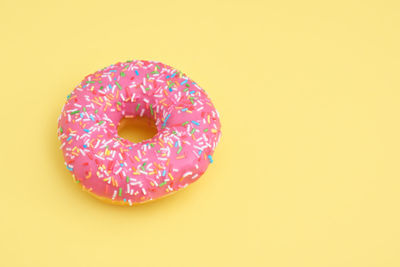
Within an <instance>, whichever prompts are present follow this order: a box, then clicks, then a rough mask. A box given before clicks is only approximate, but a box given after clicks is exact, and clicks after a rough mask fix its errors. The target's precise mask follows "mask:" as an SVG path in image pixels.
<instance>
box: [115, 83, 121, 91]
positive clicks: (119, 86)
mask: <svg viewBox="0 0 400 267" xmlns="http://www.w3.org/2000/svg"><path fill="white" fill-rule="evenodd" d="M115 84H116V85H117V86H118V88H119V90H122V87H121V85H120V84H119V82H117V81H115Z"/></svg>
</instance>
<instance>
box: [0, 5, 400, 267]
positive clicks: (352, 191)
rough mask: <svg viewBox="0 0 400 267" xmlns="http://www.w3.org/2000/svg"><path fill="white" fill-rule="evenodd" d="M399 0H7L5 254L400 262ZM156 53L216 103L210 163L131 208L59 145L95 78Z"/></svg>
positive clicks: (153, 260)
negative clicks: (68, 110)
mask: <svg viewBox="0 0 400 267" xmlns="http://www.w3.org/2000/svg"><path fill="white" fill-rule="evenodd" d="M399 14H400V2H399V1H352V0H343V1H307V0H306V1H251V0H248V1H234V0H232V1H216V0H213V1H198V2H186V1H185V2H183V1H182V2H177V1H144V0H143V1H132V0H130V1H118V0H115V1H85V0H80V1H50V0H48V1H40V0H39V1H22V2H21V1H14V0H1V1H0V78H1V80H0V81H1V83H0V86H1V88H0V94H1V95H0V101H1V103H0V121H1V131H0V137H1V138H0V142H1V143H0V151H1V153H0V164H1V166H0V167H1V168H0V170H1V182H0V266H4V267H9V266H10V267H13V266H35V267H36V266H40V267H41V266H52V267H53V266H61V267H63V266H68V267H70V266H74V267H75V266H77V267H80V266H137V267H139V266H140V267H141V266H145V267H147V266H157V267H158V266H163V267H166V266H174V267H180V266H184V267H193V266H194V267H197V266H199V267H204V266H218V267H219V266H229V267H232V266H251V267H252V266H257V267H258V266H271V267H299V266H304V267H321V266H322V267H325V266H332V267H338V266H340V267H347V266H349V267H358V266H359V267H368V266H379V267H392V266H393V267H398V266H400V254H399V251H400V141H399V140H400V63H399V62H400V16H399ZM128 59H151V60H158V61H162V62H164V63H167V64H170V65H172V66H174V67H176V68H178V69H180V70H182V71H184V72H185V73H187V74H188V75H189V76H190V77H191V78H193V79H194V80H195V81H196V82H198V83H199V84H200V85H201V86H202V87H203V88H204V89H205V90H206V91H207V92H208V94H209V96H210V97H211V98H212V100H213V102H214V104H215V106H216V108H217V109H218V111H219V112H220V114H221V122H222V139H221V143H220V144H219V146H218V147H217V150H216V152H215V154H214V163H213V164H212V165H210V167H209V169H208V170H207V172H206V174H205V175H204V176H203V177H202V178H201V179H200V180H199V181H198V182H196V183H195V184H193V185H191V186H190V187H189V188H187V189H186V190H183V191H181V192H178V193H176V194H175V195H173V196H171V197H169V198H166V199H162V200H160V201H157V202H154V203H150V204H145V205H141V206H138V207H133V208H124V207H116V206H111V205H107V204H104V203H102V202H100V201H98V200H96V199H94V198H93V197H91V196H90V195H88V194H87V193H85V192H82V191H81V189H80V188H79V186H77V185H76V184H74V183H73V182H72V179H71V175H70V174H69V172H68V171H67V169H66V168H65V166H64V163H63V157H62V153H61V151H60V150H59V143H58V140H57V134H56V129H57V118H58V116H59V114H60V111H61V108H62V106H63V104H64V101H65V99H66V96H67V95H68V94H69V93H70V92H71V91H72V90H73V88H74V87H75V85H77V84H78V83H79V82H80V81H81V80H82V79H83V77H84V76H85V75H87V74H90V73H92V72H94V71H96V70H98V69H100V68H102V67H105V66H107V65H110V64H112V63H115V62H118V61H125V60H128Z"/></svg>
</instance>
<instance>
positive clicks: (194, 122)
mask: <svg viewBox="0 0 400 267" xmlns="http://www.w3.org/2000/svg"><path fill="white" fill-rule="evenodd" d="M192 123H193V124H195V125H197V126H199V125H200V123H198V122H197V121H192Z"/></svg>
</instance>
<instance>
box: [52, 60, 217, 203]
mask: <svg viewBox="0 0 400 267" xmlns="http://www.w3.org/2000/svg"><path fill="white" fill-rule="evenodd" d="M136 116H141V117H150V118H153V119H154V121H155V125H156V127H157V130H158V133H157V134H156V135H155V136H154V137H153V138H151V139H148V140H144V141H142V142H140V143H132V142H130V141H128V140H125V139H123V138H121V137H119V136H118V133H117V126H118V124H119V122H120V120H121V119H122V118H123V117H136ZM58 126H59V129H58V137H59V139H60V141H61V143H62V145H61V149H62V151H63V153H64V158H65V164H66V166H67V169H69V170H70V171H71V172H72V173H73V175H74V177H75V179H76V181H77V182H79V183H81V184H82V186H83V187H84V188H86V189H87V190H89V191H91V192H92V193H94V194H95V195H97V196H100V197H106V198H109V199H112V200H114V201H123V202H125V203H126V204H129V205H132V204H135V203H140V202H145V201H148V200H152V199H156V198H159V197H162V196H164V195H167V194H170V193H172V192H174V191H177V190H179V189H181V188H184V187H186V186H187V185H189V184H191V183H193V182H194V181H196V180H197V179H198V178H199V177H200V176H201V175H202V174H203V173H204V172H205V170H206V169H207V166H208V165H209V163H210V162H212V154H213V152H214V149H215V147H216V145H217V143H218V141H219V138H220V134H221V131H220V121H219V116H218V113H217V111H216V110H215V108H214V106H213V104H212V103H211V100H210V99H209V98H208V97H207V95H206V93H205V91H204V90H203V89H201V88H200V87H199V86H198V85H197V84H196V83H195V82H194V81H192V80H191V79H190V78H188V77H187V76H186V75H185V74H183V73H182V72H179V71H177V70H176V69H174V68H172V67H170V66H167V65H164V64H162V63H160V62H154V61H140V60H135V61H128V62H125V63H117V64H115V65H111V66H109V67H106V68H104V69H102V70H100V71H98V72H96V73H94V74H91V75H88V76H86V77H85V79H84V80H83V81H82V82H81V83H80V84H79V85H78V86H77V87H76V88H75V90H74V91H73V92H72V93H71V94H70V95H69V96H68V99H67V102H66V104H65V105H64V108H63V110H62V113H61V116H60V118H59V121H58Z"/></svg>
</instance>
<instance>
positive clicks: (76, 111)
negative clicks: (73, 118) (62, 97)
mask: <svg viewBox="0 0 400 267" xmlns="http://www.w3.org/2000/svg"><path fill="white" fill-rule="evenodd" d="M79 112H80V111H79V110H75V111H72V112H71V113H70V114H71V115H74V114H76V113H79Z"/></svg>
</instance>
